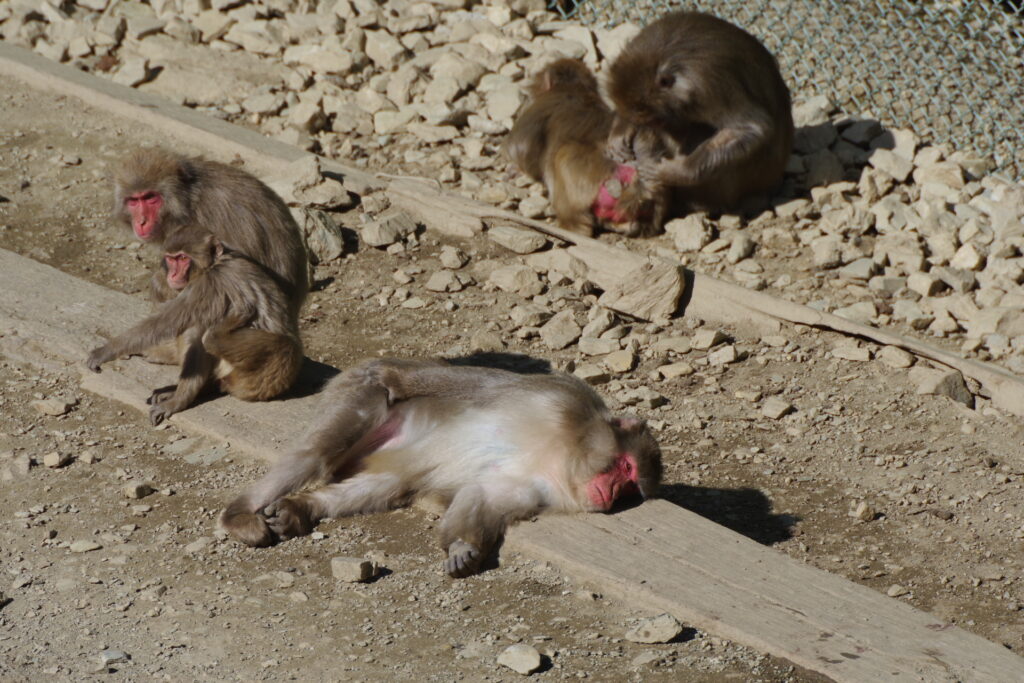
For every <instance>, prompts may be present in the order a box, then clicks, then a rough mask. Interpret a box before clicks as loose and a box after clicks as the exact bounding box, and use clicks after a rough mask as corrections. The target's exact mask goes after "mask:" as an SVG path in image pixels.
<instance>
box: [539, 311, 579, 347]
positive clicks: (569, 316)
mask: <svg viewBox="0 0 1024 683" xmlns="http://www.w3.org/2000/svg"><path fill="white" fill-rule="evenodd" d="M582 333H583V329H582V328H581V327H580V326H579V325H578V324H577V323H576V318H575V316H574V315H573V312H572V311H571V310H564V311H560V312H558V313H556V314H555V315H554V316H553V317H552V318H551V320H549V321H548V322H547V323H546V324H545V325H544V326H543V327H542V328H540V338H541V341H542V342H543V343H544V345H545V346H547V347H548V348H549V349H564V348H565V347H567V346H569V345H570V344H572V343H573V342H575V341H576V340H577V339H579V338H580V334H582Z"/></svg>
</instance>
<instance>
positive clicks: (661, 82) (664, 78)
mask: <svg viewBox="0 0 1024 683" xmlns="http://www.w3.org/2000/svg"><path fill="white" fill-rule="evenodd" d="M675 82H676V77H675V76H673V75H672V74H662V75H661V76H658V86H660V87H662V88H665V89H668V88H671V87H672V86H673V85H674V84H675Z"/></svg>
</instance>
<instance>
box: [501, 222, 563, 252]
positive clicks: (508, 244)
mask: <svg viewBox="0 0 1024 683" xmlns="http://www.w3.org/2000/svg"><path fill="white" fill-rule="evenodd" d="M487 237H489V238H490V239H491V240H492V241H494V242H497V243H498V244H500V245H501V246H503V247H505V248H506V249H509V250H511V251H514V252H515V253H517V254H532V253H533V252H535V251H540V250H541V249H543V248H544V247H545V246H546V245H547V243H548V240H547V238H546V237H544V236H543V235H541V234H540V233H537V232H534V231H532V230H522V229H520V228H513V227H511V226H508V225H498V226H495V227H493V228H491V229H490V230H488V231H487Z"/></svg>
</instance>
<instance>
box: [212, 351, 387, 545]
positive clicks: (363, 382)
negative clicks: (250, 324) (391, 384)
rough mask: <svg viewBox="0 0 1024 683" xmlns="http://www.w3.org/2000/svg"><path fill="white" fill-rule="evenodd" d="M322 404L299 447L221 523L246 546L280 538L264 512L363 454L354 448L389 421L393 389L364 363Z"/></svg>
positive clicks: (230, 509)
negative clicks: (371, 376) (365, 370)
mask: <svg viewBox="0 0 1024 683" xmlns="http://www.w3.org/2000/svg"><path fill="white" fill-rule="evenodd" d="M320 405H321V410H320V414H321V417H320V419H319V420H318V421H317V423H316V424H314V425H313V427H312V428H311V429H310V430H309V432H308V433H307V434H306V436H305V437H304V439H303V441H302V443H301V444H300V445H299V447H298V448H296V449H295V450H293V451H291V452H289V453H286V454H285V455H283V456H281V459H280V460H278V461H277V463H275V464H274V466H273V467H271V468H270V471H269V472H268V473H267V474H266V476H264V477H263V478H262V479H260V480H259V481H258V482H256V484H254V485H253V486H252V487H251V488H250V489H249V490H248V491H247V492H246V493H244V494H242V495H241V496H239V497H238V498H236V499H235V500H234V501H232V503H231V504H230V505H229V506H228V507H227V509H226V510H224V512H223V513H222V514H221V516H220V525H221V527H223V528H224V529H225V530H226V531H228V533H230V534H231V535H232V536H234V537H235V538H237V539H238V540H239V541H241V542H243V543H245V544H246V545H251V546H266V545H272V544H273V543H275V542H276V541H277V536H276V534H275V533H274V532H273V531H271V529H270V527H269V526H267V522H266V519H265V518H264V516H263V515H262V514H259V513H260V511H261V510H263V509H264V508H265V507H266V506H268V505H269V504H271V503H273V502H274V501H276V500H277V499H278V498H281V497H282V496H285V495H287V494H289V493H291V492H292V491H295V490H297V489H299V488H300V487H302V486H304V485H305V484H307V483H309V482H310V481H312V480H314V479H317V478H320V479H326V478H327V477H328V476H329V475H330V474H331V473H333V472H336V471H338V470H339V469H343V468H344V466H345V464H346V462H347V461H348V460H349V459H350V458H351V457H353V456H354V455H357V453H355V451H354V448H353V447H354V446H356V445H357V444H358V443H359V441H360V439H362V438H363V437H364V436H366V435H368V434H372V433H373V432H374V430H376V429H377V428H378V427H380V426H381V425H383V424H384V423H385V420H386V419H387V415H388V401H387V391H386V390H385V389H384V388H383V387H382V386H381V385H380V384H376V383H374V382H371V381H367V378H366V377H365V376H364V375H361V374H360V368H359V367H356V368H351V369H349V370H346V371H345V372H343V373H342V374H341V375H340V376H339V377H338V378H336V379H334V380H333V381H332V382H331V383H330V384H329V385H328V386H327V388H326V389H324V392H323V398H322V399H321V402H320Z"/></svg>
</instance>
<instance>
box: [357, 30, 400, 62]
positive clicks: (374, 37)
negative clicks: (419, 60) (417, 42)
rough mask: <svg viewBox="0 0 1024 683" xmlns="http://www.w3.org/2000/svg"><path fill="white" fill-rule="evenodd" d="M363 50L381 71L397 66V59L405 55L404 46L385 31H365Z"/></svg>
mask: <svg viewBox="0 0 1024 683" xmlns="http://www.w3.org/2000/svg"><path fill="white" fill-rule="evenodd" d="M365 50H366V56H367V57H369V58H370V59H371V60H373V63H374V64H376V65H377V67H378V68H380V69H381V70H383V71H390V70H391V69H393V68H395V67H396V66H398V62H399V59H400V58H401V56H402V55H403V54H405V46H404V45H402V43H401V42H399V40H398V39H397V38H395V37H394V36H392V35H391V34H390V33H388V32H387V31H367V32H366V48H365Z"/></svg>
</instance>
